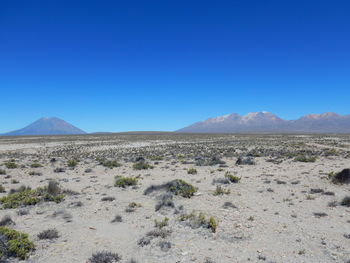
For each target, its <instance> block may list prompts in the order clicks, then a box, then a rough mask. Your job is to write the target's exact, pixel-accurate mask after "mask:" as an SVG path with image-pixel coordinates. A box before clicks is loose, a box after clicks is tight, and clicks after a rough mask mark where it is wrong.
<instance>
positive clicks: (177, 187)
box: [143, 179, 197, 198]
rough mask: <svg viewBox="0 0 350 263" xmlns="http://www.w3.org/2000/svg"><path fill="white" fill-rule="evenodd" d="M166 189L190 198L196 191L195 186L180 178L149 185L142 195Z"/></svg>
mask: <svg viewBox="0 0 350 263" xmlns="http://www.w3.org/2000/svg"><path fill="white" fill-rule="evenodd" d="M159 190H166V191H168V192H171V193H173V194H175V195H181V196H182V197H186V198H190V197H192V196H193V195H194V193H195V192H197V188H196V187H194V186H193V185H191V184H189V183H187V182H185V181H184V180H181V179H175V180H173V181H170V182H168V183H165V184H161V185H151V186H150V187H148V188H147V189H146V190H145V191H144V193H143V194H144V195H148V194H150V193H152V192H154V191H159Z"/></svg>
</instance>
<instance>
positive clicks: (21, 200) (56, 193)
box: [0, 182, 64, 209]
mask: <svg viewBox="0 0 350 263" xmlns="http://www.w3.org/2000/svg"><path fill="white" fill-rule="evenodd" d="M54 184H55V183H52V182H49V185H48V186H47V187H39V188H37V189H34V190H32V189H30V188H26V187H21V188H19V189H18V190H15V191H14V192H13V193H10V194H8V195H7V196H4V197H1V198H0V204H2V207H3V208H5V209H6V208H17V207H22V206H28V205H36V204H37V203H39V202H41V201H44V202H48V201H53V202H56V203H59V202H61V201H62V200H63V198H64V194H62V193H61V190H60V189H59V188H58V190H57V189H56V187H58V186H55V187H54V186H53V185H54Z"/></svg>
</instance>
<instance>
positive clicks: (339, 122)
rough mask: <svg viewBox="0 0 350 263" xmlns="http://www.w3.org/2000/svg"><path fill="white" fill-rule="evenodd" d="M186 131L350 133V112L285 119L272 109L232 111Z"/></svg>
mask: <svg viewBox="0 0 350 263" xmlns="http://www.w3.org/2000/svg"><path fill="white" fill-rule="evenodd" d="M176 132H182V133H241V132H253V133H258V132H266V133H268V132H288V133H293V132H295V133H350V115H345V116H342V115H339V114H337V113H333V112H326V113H323V114H309V115H305V116H303V117H301V118H299V119H297V120H284V119H281V118H280V117H278V116H277V115H275V114H272V113H270V112H266V111H263V112H251V113H248V114H247V115H244V116H241V115H239V114H237V113H232V114H228V115H224V116H219V117H215V118H209V119H207V120H205V121H200V122H196V123H194V124H192V125H189V126H187V127H185V128H182V129H180V130H177V131H176Z"/></svg>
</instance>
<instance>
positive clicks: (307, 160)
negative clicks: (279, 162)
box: [294, 155, 316, 163]
mask: <svg viewBox="0 0 350 263" xmlns="http://www.w3.org/2000/svg"><path fill="white" fill-rule="evenodd" d="M294 162H303V163H314V162H316V157H308V156H305V155H299V156H296V157H295V158H294Z"/></svg>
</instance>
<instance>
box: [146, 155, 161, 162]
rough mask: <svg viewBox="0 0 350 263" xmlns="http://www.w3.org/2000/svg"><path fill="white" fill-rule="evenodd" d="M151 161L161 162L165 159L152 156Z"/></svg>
mask: <svg viewBox="0 0 350 263" xmlns="http://www.w3.org/2000/svg"><path fill="white" fill-rule="evenodd" d="M149 159H150V160H151V161H161V160H163V159H164V158H163V156H160V155H152V156H150V157H149Z"/></svg>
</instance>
